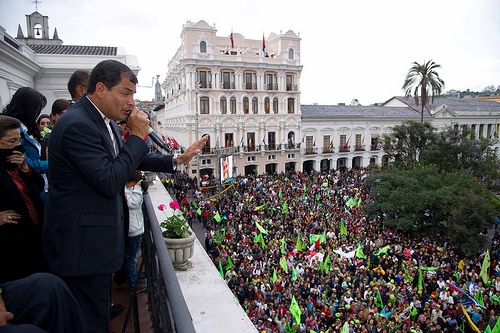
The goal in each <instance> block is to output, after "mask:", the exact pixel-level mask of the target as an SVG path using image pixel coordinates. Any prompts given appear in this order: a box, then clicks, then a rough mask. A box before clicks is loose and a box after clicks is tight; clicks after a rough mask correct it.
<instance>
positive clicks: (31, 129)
mask: <svg viewBox="0 0 500 333" xmlns="http://www.w3.org/2000/svg"><path fill="white" fill-rule="evenodd" d="M45 105H47V99H46V98H45V96H44V95H42V94H41V93H40V92H38V91H36V90H35V89H33V88H29V87H21V88H19V89H18V90H17V91H16V93H15V94H14V96H12V99H11V101H10V103H9V104H7V106H6V107H5V109H4V110H3V114H4V115H6V116H10V117H13V118H16V119H18V120H20V121H21V122H22V123H23V124H24V126H26V128H27V129H28V134H29V135H31V136H33V137H34V138H35V139H36V140H38V141H39V142H41V141H42V136H41V134H40V130H39V129H38V125H37V123H36V121H37V118H38V116H39V115H40V112H42V109H43V108H44V107H45Z"/></svg>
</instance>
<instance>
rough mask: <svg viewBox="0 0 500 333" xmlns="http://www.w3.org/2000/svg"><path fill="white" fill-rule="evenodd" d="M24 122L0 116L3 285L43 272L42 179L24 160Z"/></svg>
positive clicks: (1, 279) (0, 219) (0, 239)
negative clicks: (22, 133) (22, 123)
mask: <svg viewBox="0 0 500 333" xmlns="http://www.w3.org/2000/svg"><path fill="white" fill-rule="evenodd" d="M22 140H23V139H22V137H21V122H20V121H19V120H18V119H16V118H12V117H9V116H4V115H0V253H1V256H2V268H1V269H0V282H7V281H12V280H15V279H20V278H23V277H26V276H28V275H30V274H33V273H35V272H41V271H44V269H45V265H44V261H43V256H42V246H41V245H42V243H41V242H42V224H43V215H44V207H43V203H42V200H41V198H40V195H39V193H40V191H41V190H43V186H44V180H43V178H42V177H41V176H40V175H39V174H37V173H36V172H34V170H33V168H32V167H31V166H29V165H28V164H27V163H26V161H25V158H24V151H25V148H24V146H23V145H22Z"/></svg>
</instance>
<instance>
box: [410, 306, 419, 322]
mask: <svg viewBox="0 0 500 333" xmlns="http://www.w3.org/2000/svg"><path fill="white" fill-rule="evenodd" d="M410 314H411V318H412V319H413V320H415V318H417V315H418V310H417V308H416V307H412V308H411V311H410Z"/></svg>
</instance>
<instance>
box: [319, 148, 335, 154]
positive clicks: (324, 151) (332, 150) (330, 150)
mask: <svg viewBox="0 0 500 333" xmlns="http://www.w3.org/2000/svg"><path fill="white" fill-rule="evenodd" d="M322 152H323V154H332V153H335V148H333V147H331V148H330V147H323V150H322Z"/></svg>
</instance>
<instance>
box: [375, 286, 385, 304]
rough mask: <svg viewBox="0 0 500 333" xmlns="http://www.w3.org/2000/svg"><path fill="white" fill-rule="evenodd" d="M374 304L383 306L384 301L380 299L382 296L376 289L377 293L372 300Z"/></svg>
mask: <svg viewBox="0 0 500 333" xmlns="http://www.w3.org/2000/svg"><path fill="white" fill-rule="evenodd" d="M373 302H374V303H375V306H376V307H378V308H380V307H383V306H384V302H383V301H382V296H381V295H380V290H377V294H375V299H374V300H373Z"/></svg>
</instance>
